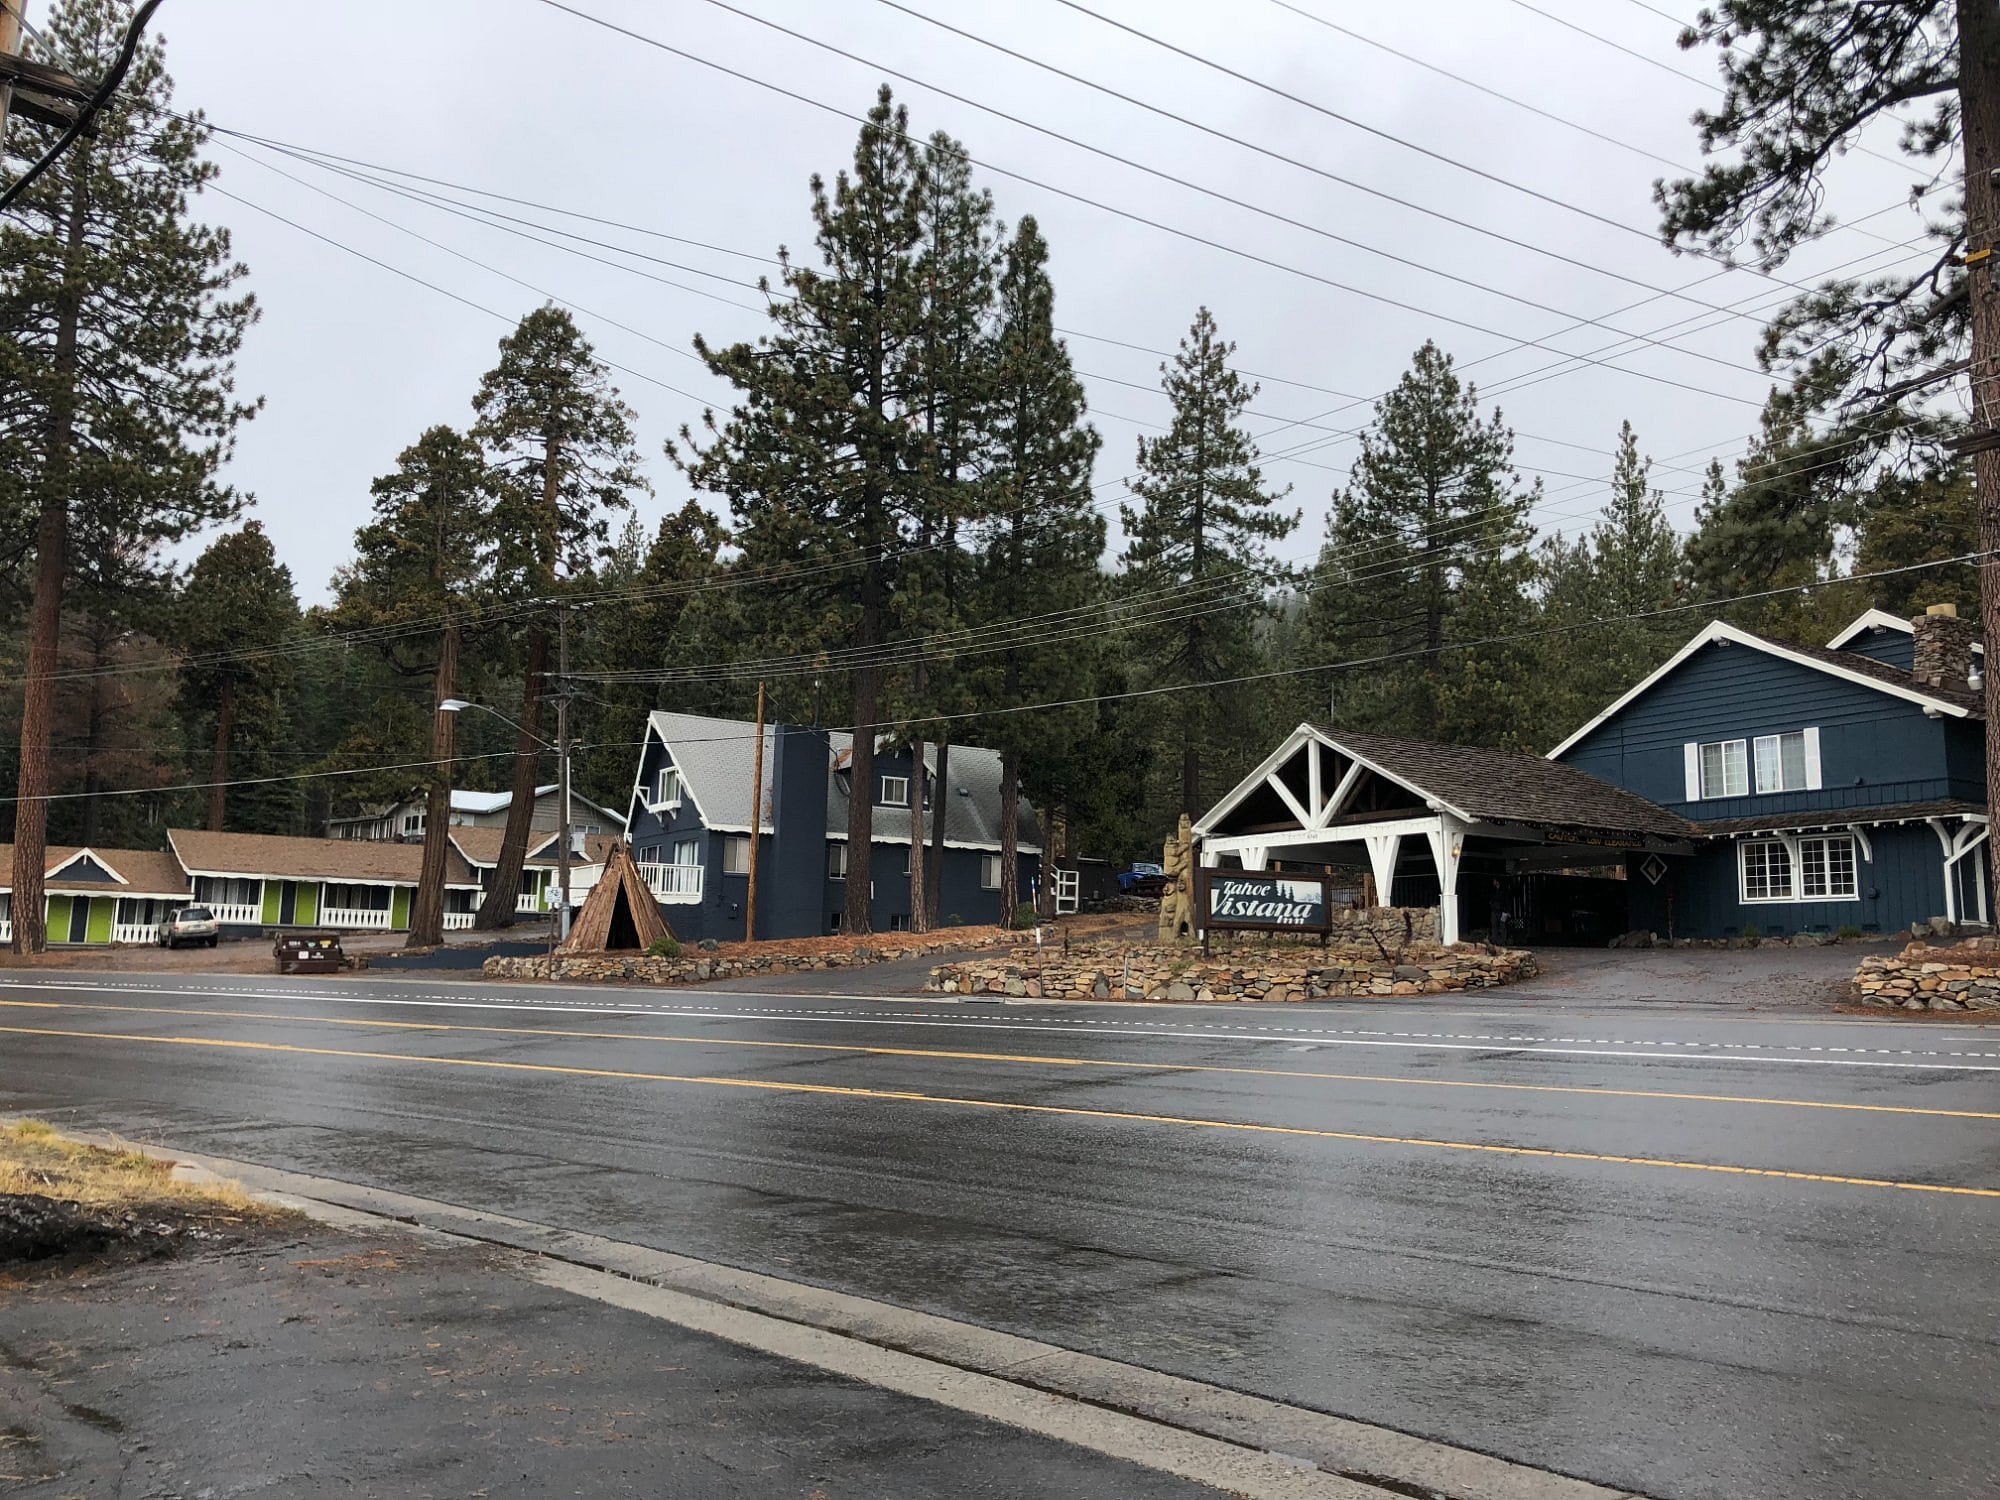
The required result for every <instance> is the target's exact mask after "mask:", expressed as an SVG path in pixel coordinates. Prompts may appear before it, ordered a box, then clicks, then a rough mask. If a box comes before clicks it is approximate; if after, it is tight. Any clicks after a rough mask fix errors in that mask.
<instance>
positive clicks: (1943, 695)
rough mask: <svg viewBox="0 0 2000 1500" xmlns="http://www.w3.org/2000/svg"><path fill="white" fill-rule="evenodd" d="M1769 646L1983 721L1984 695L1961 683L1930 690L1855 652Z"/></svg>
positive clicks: (1898, 669) (1913, 678)
mask: <svg viewBox="0 0 2000 1500" xmlns="http://www.w3.org/2000/svg"><path fill="white" fill-rule="evenodd" d="M1771 644H1772V645H1774V646H1776V647H1778V648H1779V649H1780V650H1782V651H1791V652H1795V653H1796V654H1798V655H1800V656H1807V657H1811V658H1812V659H1813V660H1814V661H1820V662H1825V663H1826V664H1827V665H1828V666H1830V667H1838V668H1840V669H1841V670H1842V671H1843V672H1855V673H1859V674H1860V675H1861V676H1863V677H1872V678H1874V679H1875V680H1876V681H1877V682H1880V683H1883V684H1885V685H1886V686H1889V687H1898V688H1903V689H1905V690H1906V691H1909V692H1915V693H1922V694H1924V696H1926V697H1928V698H1935V699H1937V700H1938V701H1939V702H1940V703H1949V704H1951V705H1952V706H1953V707H1955V708H1962V709H1964V710H1965V711H1966V712H1967V713H1969V714H1972V715H1974V716H1975V717H1982V718H1983V717H1984V716H1985V713H1986V697H1985V695H1984V694H1983V693H1975V692H1973V691H1972V689H1970V688H1968V687H1967V686H1966V685H1965V684H1964V683H1962V682H1958V683H1946V684H1945V685H1944V686H1943V687H1933V686H1931V684H1929V683H1928V682H1920V681H1919V680H1918V679H1917V678H1916V676H1915V675H1914V674H1912V673H1909V672H1905V671H1904V670H1903V669H1902V668H1901V667H1892V666H1890V665H1889V663H1887V662H1885V661H1877V660H1875V658H1874V657H1872V656H1863V655H1862V654H1861V653H1860V652H1858V651H1837V650H1834V649H1833V648H1831V647H1828V646H1804V645H1800V644H1798V643H1797V642H1794V641H1773V642H1771Z"/></svg>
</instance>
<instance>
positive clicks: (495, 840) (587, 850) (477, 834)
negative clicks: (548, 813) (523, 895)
mask: <svg viewBox="0 0 2000 1500" xmlns="http://www.w3.org/2000/svg"><path fill="white" fill-rule="evenodd" d="M506 837H507V830H506V829H505V828H500V827H491V828H481V827H475V826H472V825H469V824H463V823H461V824H459V825H458V826H457V827H455V828H453V829H452V830H451V842H452V845H453V847H454V848H456V849H457V850H458V852H459V854H460V855H461V856H463V857H464V859H465V862H466V863H467V864H469V865H471V866H472V867H473V868H474V869H480V870H490V869H492V868H493V867H494V866H495V865H497V864H499V863H500V845H501V843H502V842H503V841H504V840H505V839H506ZM558 837H559V835H557V834H556V833H554V832H548V833H542V832H535V833H530V834H529V835H528V857H527V859H526V860H525V861H524V863H526V864H530V865H534V866H536V867H537V868H539V867H541V866H543V865H547V866H549V867H551V868H553V867H554V866H555V864H556V842H557V839H558ZM615 842H617V840H615V839H614V838H613V837H612V836H611V835H610V834H607V833H593V834H587V835H586V836H585V837H584V841H583V847H584V854H583V857H582V859H581V860H580V861H579V863H582V864H587V865H601V864H603V863H604V859H605V856H606V855H607V854H609V853H610V851H611V846H612V844H614V843H615Z"/></svg>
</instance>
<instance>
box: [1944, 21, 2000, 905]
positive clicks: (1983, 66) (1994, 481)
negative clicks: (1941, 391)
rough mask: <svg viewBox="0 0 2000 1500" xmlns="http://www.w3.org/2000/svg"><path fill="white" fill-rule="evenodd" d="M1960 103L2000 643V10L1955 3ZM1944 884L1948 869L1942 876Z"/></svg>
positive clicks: (1975, 407) (1998, 883)
mask: <svg viewBox="0 0 2000 1500" xmlns="http://www.w3.org/2000/svg"><path fill="white" fill-rule="evenodd" d="M1958 56H1959V63H1958V101H1959V119H1960V125H1961V128H1962V129H1963V130H1964V132H1965V262H1966V265H1965V277H1966V295H1967V299H1968V301H1969V302H1970V304H1971V310H1972V349H1971V358H1970V361H1969V363H1970V366H1971V376H1972V432H1971V433H1970V434H1969V436H1968V437H1967V439H1966V441H1965V442H1964V444H1963V445H1961V451H1970V452H1971V455H1972V490H1973V497H1974V501H1975V503H1976V505H1977V507H1978V511H1979V554H1980V556H1979V627H1980V635H1981V636H1982V637H1983V638H1984V639H1985V640H1986V642H1987V644H1988V649H1989V650H1991V649H1994V647H1993V644H1992V643H1994V642H1996V641H2000V282H1996V281H1995V280H1994V276H1993V263H1994V260H1995V259H1996V258H2000V189H1996V186H1995V184H1994V180H1993V178H1994V173H1995V171H1996V170H2000V9H1996V8H1995V6H1994V3H1993V0H1958ZM1986 805H1987V807H1988V809H1989V810H1990V809H1994V808H2000V671H1989V672H1987V673H1986ZM1987 859H1988V861H1989V862H1990V868H1991V870H1992V874H1993V881H1992V889H1993V891H1994V892H1995V893H1996V896H2000V841H1995V840H1993V839H1988V840H1987ZM1945 878H1946V879H1950V878H1951V872H1950V871H1946V875H1945Z"/></svg>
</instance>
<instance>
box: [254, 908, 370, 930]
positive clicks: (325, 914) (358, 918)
mask: <svg viewBox="0 0 2000 1500" xmlns="http://www.w3.org/2000/svg"><path fill="white" fill-rule="evenodd" d="M216 910H218V911H220V910H221V908H220V907H217V908H216ZM319 925H320V926H322V927H357V928H362V929H365V930H368V931H373V932H387V931H388V930H389V909H388V908H387V907H386V906H380V907H377V906H359V907H357V906H322V907H321V908H320V911H319Z"/></svg>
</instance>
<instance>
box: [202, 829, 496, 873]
mask: <svg viewBox="0 0 2000 1500" xmlns="http://www.w3.org/2000/svg"><path fill="white" fill-rule="evenodd" d="M167 842H168V843H170V844H172V845H173V846H174V853H175V854H176V855H177V856H178V857H179V859H180V862H181V864H182V865H183V866H184V867H185V868H186V870H187V872H188V873H189V874H190V875H214V876H223V877H244V878H249V879H265V880H329V881H333V882H334V883H336V884H340V883H349V884H355V885H415V884H416V883H417V879H418V876H419V875H420V874H421V873H422V871H423V863H424V846H423V845H422V844H398V843H390V842H387V841H386V840H378V839H300V838H287V837H285V836H283V835H279V834H270V833H210V832H208V831H207V830H206V829H197V828H171V829H169V830H167ZM445 884H446V885H448V886H460V887H463V886H473V887H476V886H477V885H478V884H479V882H478V880H477V879H476V878H475V877H474V875H473V873H472V869H471V867H470V866H468V865H467V864H466V862H465V858H464V856H463V855H460V854H459V853H457V851H456V850H453V851H451V858H450V860H449V862H448V863H447V864H446V866H445Z"/></svg>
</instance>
